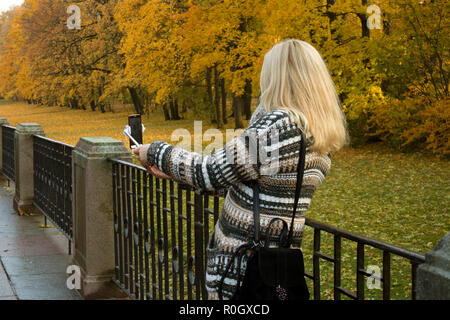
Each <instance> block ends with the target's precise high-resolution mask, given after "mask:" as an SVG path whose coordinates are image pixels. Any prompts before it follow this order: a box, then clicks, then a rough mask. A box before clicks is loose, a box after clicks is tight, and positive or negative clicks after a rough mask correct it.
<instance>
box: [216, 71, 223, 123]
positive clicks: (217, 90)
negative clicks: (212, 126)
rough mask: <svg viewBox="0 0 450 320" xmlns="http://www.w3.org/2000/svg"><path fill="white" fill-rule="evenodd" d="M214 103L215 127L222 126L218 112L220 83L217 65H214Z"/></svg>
mask: <svg viewBox="0 0 450 320" xmlns="http://www.w3.org/2000/svg"><path fill="white" fill-rule="evenodd" d="M214 91H215V94H214V104H215V105H216V119H217V128H219V129H220V128H223V122H222V115H221V114H220V83H219V72H218V71H217V66H216V67H214Z"/></svg>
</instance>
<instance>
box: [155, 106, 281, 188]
mask: <svg viewBox="0 0 450 320" xmlns="http://www.w3.org/2000/svg"><path fill="white" fill-rule="evenodd" d="M284 117H286V114H285V113H284V112H281V111H278V112H275V111H273V112H269V113H267V114H266V115H265V116H263V117H261V118H260V119H259V120H257V121H256V122H255V123H253V124H252V125H251V126H250V127H248V128H247V129H246V130H244V131H243V132H242V134H241V135H240V136H238V137H237V138H235V139H233V140H232V141H230V142H229V143H227V144H226V146H225V147H223V148H221V149H219V150H218V151H216V152H215V153H214V154H212V155H210V156H208V155H201V154H198V153H195V152H189V151H187V150H184V149H183V148H181V147H178V146H172V145H170V144H168V143H166V142H163V141H155V142H153V143H152V144H151V145H150V148H149V150H148V154H147V156H148V162H149V163H150V165H156V167H157V168H158V169H159V170H161V171H162V172H163V173H165V174H166V175H168V176H170V177H171V178H172V179H173V180H175V181H177V182H180V183H184V184H188V185H191V186H193V187H194V188H196V189H201V190H205V191H213V192H221V191H223V189H227V188H228V187H230V186H231V185H233V184H235V183H237V182H240V181H249V180H256V179H258V178H259V176H260V168H261V165H262V166H264V165H265V164H264V163H261V161H260V159H258V161H257V160H256V159H257V157H256V154H257V153H258V152H257V150H258V151H259V149H258V146H261V145H262V146H263V147H265V144H266V141H267V135H268V132H270V129H271V128H273V126H274V125H275V124H276V123H277V122H278V121H279V120H280V119H282V118H284ZM252 143H253V145H252ZM269 148H270V146H269Z"/></svg>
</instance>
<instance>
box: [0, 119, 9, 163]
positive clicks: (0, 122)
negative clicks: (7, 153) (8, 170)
mask: <svg viewBox="0 0 450 320" xmlns="http://www.w3.org/2000/svg"><path fill="white" fill-rule="evenodd" d="M4 124H7V125H9V122H8V120H6V118H0V170H2V169H3V130H2V125H4Z"/></svg>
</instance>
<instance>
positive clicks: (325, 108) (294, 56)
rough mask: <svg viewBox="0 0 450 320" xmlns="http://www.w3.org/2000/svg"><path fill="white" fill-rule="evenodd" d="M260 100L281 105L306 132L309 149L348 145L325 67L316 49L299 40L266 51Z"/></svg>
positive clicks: (267, 105) (272, 107)
mask: <svg viewBox="0 0 450 320" xmlns="http://www.w3.org/2000/svg"><path fill="white" fill-rule="evenodd" d="M260 86H261V97H260V104H261V105H263V106H264V107H265V109H266V110H267V111H270V110H275V109H283V110H285V111H287V112H288V113H289V115H290V116H291V118H292V119H293V120H294V121H295V123H296V124H297V125H298V126H299V127H300V128H302V129H303V130H304V132H305V133H306V134H307V135H308V134H309V135H312V137H313V140H314V144H313V146H312V147H311V150H313V151H316V152H319V153H321V154H326V153H328V152H335V151H338V150H339V149H341V148H342V147H343V146H345V145H348V144H349V142H350V137H349V134H348V131H347V121H346V118H345V115H344V113H343V112H342V109H341V104H340V101H339V97H338V95H337V92H336V87H335V86H334V83H333V80H332V79H331V76H330V73H329V71H328V68H327V66H326V64H325V62H324V60H323V59H322V57H321V55H320V54H319V52H317V50H316V49H315V48H314V47H313V46H311V45H310V44H309V43H307V42H305V41H301V40H294V39H287V40H283V41H281V42H279V43H277V44H276V45H275V46H273V48H272V49H271V50H270V51H269V52H268V53H267V54H266V55H265V57H264V64H263V67H262V71H261V81H260Z"/></svg>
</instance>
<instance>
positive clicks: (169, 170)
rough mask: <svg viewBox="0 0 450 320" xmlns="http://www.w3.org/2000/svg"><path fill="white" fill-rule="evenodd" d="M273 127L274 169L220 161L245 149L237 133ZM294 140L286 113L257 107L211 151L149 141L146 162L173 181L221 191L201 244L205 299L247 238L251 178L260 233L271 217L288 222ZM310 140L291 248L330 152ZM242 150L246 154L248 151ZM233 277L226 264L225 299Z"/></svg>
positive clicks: (297, 242)
mask: <svg viewBox="0 0 450 320" xmlns="http://www.w3.org/2000/svg"><path fill="white" fill-rule="evenodd" d="M274 129H275V130H277V132H278V135H279V137H278V143H277V144H275V145H270V148H272V149H271V150H274V148H276V149H277V151H278V161H279V169H278V172H274V174H271V175H263V174H261V164H260V163H254V162H256V161H253V162H252V163H251V161H248V160H249V159H245V158H244V159H240V160H241V161H226V159H227V158H226V157H227V154H231V155H234V160H237V157H239V156H240V155H241V154H242V153H241V152H238V150H243V149H246V148H247V149H248V148H249V145H248V143H246V142H245V139H243V138H242V137H243V136H245V134H248V133H252V134H255V135H256V136H257V137H258V138H260V139H263V138H264V137H267V135H268V133H269V134H270V132H273V131H272V130H274ZM300 139H301V135H300V130H299V128H298V127H297V125H296V124H295V123H294V122H293V121H292V120H291V119H290V117H289V115H288V113H286V112H285V111H282V110H275V111H270V112H265V111H264V110H263V109H262V108H261V107H259V108H258V109H257V110H256V111H255V113H254V114H253V117H252V119H251V121H250V126H249V127H248V128H247V129H246V130H245V131H244V132H243V134H242V135H241V136H239V137H238V138H236V139H234V140H233V141H231V142H230V143H228V144H227V145H226V146H225V147H224V148H223V149H220V150H218V151H217V152H215V153H214V154H212V155H211V156H203V155H200V154H197V153H192V152H188V151H186V150H184V149H182V148H180V147H178V146H171V145H169V144H167V143H165V142H162V141H156V142H153V143H152V144H151V145H150V148H149V151H148V161H149V163H150V164H151V165H156V166H157V167H158V168H159V169H160V170H161V171H162V172H164V173H165V174H167V175H169V176H170V177H171V178H172V179H173V180H175V181H178V182H181V183H184V184H189V185H191V186H193V187H194V188H197V189H201V190H208V191H213V192H217V193H223V190H226V191H227V192H226V197H225V201H224V204H223V209H222V213H221V215H220V217H219V220H218V222H217V224H216V226H215V228H214V233H213V236H212V237H211V239H210V241H209V244H208V247H207V259H208V261H207V270H206V288H207V291H208V298H209V299H211V300H216V299H218V294H217V287H218V283H219V281H220V279H221V276H222V274H223V272H224V269H225V266H226V264H227V263H228V261H229V259H230V258H231V256H232V254H233V252H234V251H235V250H236V249H237V248H238V247H239V246H240V245H241V244H243V243H245V242H247V241H248V240H249V237H250V236H251V235H252V234H253V190H252V187H251V182H252V180H256V181H257V183H258V184H259V188H260V227H261V234H262V235H264V234H265V232H266V227H267V225H268V223H269V222H270V220H271V219H272V218H282V219H284V220H285V221H286V222H287V223H288V225H290V221H291V217H292V210H293V202H294V193H295V183H296V177H297V172H296V169H297V162H298V158H299V149H300ZM266 140H267V138H266ZM313 141H314V138H313V137H312V136H311V135H308V134H306V164H305V173H304V178H303V185H302V194H301V196H300V200H299V205H298V209H297V214H296V218H295V222H294V234H293V245H292V247H296V248H300V247H301V240H302V233H303V228H304V223H305V213H306V211H307V209H308V207H309V205H310V203H311V199H312V196H313V194H314V192H315V190H316V189H317V188H318V187H319V185H320V184H321V183H322V181H323V180H324V178H325V176H326V175H327V174H328V172H329V170H330V167H331V153H328V154H327V155H320V154H318V153H316V152H315V151H312V150H309V147H310V146H311V145H312V143H313ZM260 145H261V144H260ZM244 154H246V155H248V152H245V153H244ZM244 157H245V156H244ZM253 163H254V164H253ZM280 231H281V224H278V223H275V224H273V225H272V227H271V230H270V231H269V233H268V234H269V237H270V239H271V240H274V239H275V238H276V236H277V234H279V233H280ZM245 269H246V261H245V259H244V261H243V262H242V265H241V273H242V274H244V273H245ZM236 279H237V272H236V270H235V269H233V268H232V269H231V270H230V271H229V273H228V275H227V278H226V279H225V282H224V286H223V295H224V299H229V298H230V296H231V295H232V293H233V291H234V289H235V286H236Z"/></svg>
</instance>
